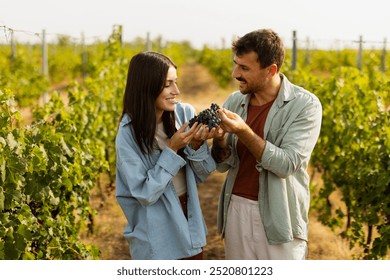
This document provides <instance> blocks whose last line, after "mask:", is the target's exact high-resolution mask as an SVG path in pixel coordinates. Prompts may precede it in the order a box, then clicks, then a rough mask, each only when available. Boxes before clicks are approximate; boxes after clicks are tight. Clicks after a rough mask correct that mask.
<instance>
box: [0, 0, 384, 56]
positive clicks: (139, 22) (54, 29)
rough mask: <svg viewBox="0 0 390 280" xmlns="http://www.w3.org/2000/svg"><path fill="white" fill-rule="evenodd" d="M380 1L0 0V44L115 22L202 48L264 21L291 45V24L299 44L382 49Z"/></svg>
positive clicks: (133, 33) (103, 35) (105, 32)
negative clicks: (359, 43) (11, 37)
mask: <svg viewBox="0 0 390 280" xmlns="http://www.w3.org/2000/svg"><path fill="white" fill-rule="evenodd" d="M386 2H387V1H386V0H370V1H368V0H275V1H271V0H267V1H263V0H234V1H233V0H93V1H90V0H61V1H58V0H0V43H4V42H7V40H9V30H10V29H12V30H14V32H13V33H14V36H15V38H16V39H17V40H29V41H34V40H37V38H39V37H38V36H36V35H34V34H38V33H41V32H42V30H45V32H46V33H47V38H48V39H49V40H50V36H51V37H55V38H57V37H58V34H61V35H68V36H71V37H72V38H73V37H74V38H75V40H78V39H81V37H82V34H84V36H85V38H86V40H95V39H101V40H105V39H107V38H108V36H109V35H110V34H111V33H112V30H113V26H114V25H122V27H123V39H124V40H125V41H131V40H133V39H135V38H136V37H144V38H146V36H147V34H148V33H149V35H150V38H151V39H155V38H157V37H159V36H161V37H162V38H163V40H165V41H184V40H185V41H189V42H190V43H191V44H192V46H194V47H196V48H202V47H203V46H204V45H205V44H206V45H208V46H210V47H223V46H227V47H230V43H231V41H232V39H233V38H235V37H237V36H243V35H244V34H245V33H247V32H250V31H252V30H255V29H260V28H271V29H273V30H274V31H276V32H277V33H278V34H279V35H280V36H281V37H282V39H283V40H284V42H285V45H286V46H287V47H288V46H291V45H292V37H293V36H292V34H293V31H296V34H297V38H298V44H299V46H301V47H324V48H336V49H337V48H343V47H344V46H351V45H352V46H353V45H357V43H356V42H355V41H357V40H358V39H359V37H360V36H362V38H363V40H364V41H365V42H366V44H368V47H371V46H373V47H377V48H382V47H383V44H384V43H383V42H384V40H385V38H387V41H389V40H390V16H388V14H389V12H388V8H387V7H385V3H386Z"/></svg>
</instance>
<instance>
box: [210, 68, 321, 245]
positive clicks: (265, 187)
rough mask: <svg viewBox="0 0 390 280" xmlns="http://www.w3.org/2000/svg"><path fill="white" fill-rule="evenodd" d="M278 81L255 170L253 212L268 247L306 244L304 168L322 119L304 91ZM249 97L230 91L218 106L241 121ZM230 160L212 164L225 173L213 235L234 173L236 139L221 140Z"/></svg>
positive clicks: (307, 201)
mask: <svg viewBox="0 0 390 280" xmlns="http://www.w3.org/2000/svg"><path fill="white" fill-rule="evenodd" d="M281 76H282V78H283V80H282V85H281V88H280V90H279V93H278V96H277V98H276V100H275V102H274V103H273V104H272V107H271V109H270V111H269V113H268V116H267V120H266V122H265V127H264V136H265V140H266V145H265V150H264V153H263V156H262V158H261V161H260V162H258V163H257V165H256V169H257V170H258V171H259V186H260V188H259V194H258V203H259V211H260V215H261V218H262V221H263V224H264V229H265V232H266V235H267V238H268V242H269V243H270V244H280V243H285V242H289V241H291V240H293V239H294V238H300V239H303V240H307V239H308V222H309V220H308V211H309V204H310V192H309V175H308V173H307V167H308V164H309V160H310V156H311V153H312V151H313V149H314V146H315V144H316V142H317V139H318V136H319V133H320V128H321V120H322V106H321V103H320V101H319V99H318V98H317V97H316V96H315V95H314V94H312V93H310V92H308V91H307V90H305V89H303V88H301V87H298V86H296V85H293V84H292V83H291V82H290V81H288V79H287V78H286V77H285V76H284V75H283V74H281ZM250 97H251V96H250V94H248V95H243V94H241V92H239V91H237V92H234V93H233V94H232V95H230V96H229V97H228V99H227V100H226V102H225V103H224V105H223V107H225V108H227V109H229V110H231V111H233V112H236V113H237V114H239V115H240V116H241V117H242V118H243V119H244V120H246V118H247V111H248V105H249V101H250ZM227 139H228V144H229V146H230V148H231V151H232V153H231V155H230V157H229V158H228V159H226V160H225V161H224V162H222V163H220V164H218V167H217V169H218V170H219V171H220V172H225V171H227V170H229V172H228V175H227V177H226V181H225V184H224V187H223V189H222V192H221V195H220V201H219V209H218V230H219V232H220V233H222V234H223V233H224V230H225V226H226V217H227V210H228V207H229V203H230V198H231V194H232V189H233V185H234V181H235V178H236V176H237V172H238V169H239V164H240V163H239V158H238V155H237V150H236V145H237V140H238V138H237V136H236V135H234V134H228V135H227Z"/></svg>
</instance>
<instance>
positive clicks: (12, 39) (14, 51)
mask: <svg viewBox="0 0 390 280" xmlns="http://www.w3.org/2000/svg"><path fill="white" fill-rule="evenodd" d="M15 57H16V47H15V38H14V31H13V30H11V61H12V62H14V61H15Z"/></svg>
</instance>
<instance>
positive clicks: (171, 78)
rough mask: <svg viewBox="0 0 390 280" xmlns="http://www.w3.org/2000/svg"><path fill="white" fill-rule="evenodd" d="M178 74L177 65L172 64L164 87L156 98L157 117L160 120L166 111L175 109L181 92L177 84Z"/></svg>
mask: <svg viewBox="0 0 390 280" xmlns="http://www.w3.org/2000/svg"><path fill="white" fill-rule="evenodd" d="M176 81H177V74H176V69H175V67H173V66H171V67H169V69H168V74H167V79H166V81H165V85H164V89H163V90H162V92H161V93H160V95H159V96H158V97H157V99H156V117H157V120H160V118H161V116H162V113H163V112H164V111H173V110H175V104H176V102H177V100H176V96H177V95H178V94H180V91H179V88H178V87H177V84H176Z"/></svg>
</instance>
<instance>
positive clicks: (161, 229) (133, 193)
mask: <svg viewBox="0 0 390 280" xmlns="http://www.w3.org/2000/svg"><path fill="white" fill-rule="evenodd" d="M232 50H233V54H234V68H233V73H232V76H233V77H234V78H235V79H237V80H238V81H239V82H240V84H239V88H240V90H239V91H237V92H234V93H233V94H231V95H230V96H229V97H228V98H227V100H226V101H225V103H224V104H223V109H220V110H218V113H219V114H220V117H221V120H222V122H221V125H220V126H219V127H218V128H212V129H211V130H209V129H208V128H205V127H204V126H202V125H201V124H197V123H195V124H194V125H192V126H191V127H189V126H188V121H189V120H190V119H191V118H192V117H194V115H195V110H194V108H193V107H192V106H191V105H189V104H184V103H180V102H177V101H176V99H175V98H176V96H177V95H178V94H179V89H178V87H177V84H176V81H177V74H176V65H175V63H174V62H173V61H172V60H171V59H170V58H168V57H166V56H165V55H162V54H159V53H155V52H143V53H139V54H137V55H135V56H134V57H133V58H132V59H131V62H130V66H129V70H128V76H127V84H126V89H125V94H124V99H123V113H122V116H121V122H120V125H119V129H118V134H117V138H116V152H117V168H116V176H117V179H116V188H117V189H116V197H117V201H118V203H119V204H120V206H121V208H122V210H123V212H124V214H125V216H126V218H127V222H128V223H127V226H126V228H125V231H124V235H125V237H126V238H127V240H128V241H129V244H130V252H131V256H132V258H133V259H143V260H146V259H157V260H162V259H192V260H199V259H203V253H202V248H203V247H204V246H205V245H206V234H207V229H206V225H205V222H204V219H203V215H202V211H201V208H200V203H199V198H198V192H197V184H198V183H200V182H202V181H204V180H205V179H206V178H207V176H208V175H209V174H210V173H211V172H212V171H214V170H215V169H217V170H218V171H220V172H225V171H228V174H227V177H226V181H225V183H224V186H223V189H222V192H221V195H220V201H219V210H218V229H219V231H220V233H221V234H222V237H223V238H224V244H225V255H226V259H233V260H241V259H305V258H306V252H307V239H308V208H309V200H310V197H309V176H308V173H307V167H308V162H309V159H310V155H311V153H312V151H313V149H314V146H315V143H316V141H317V139H318V136H319V132H320V126H321V118H322V108H321V104H320V102H319V100H318V98H317V97H316V96H315V95H313V94H312V93H310V92H308V91H306V90H304V89H303V88H301V87H298V86H296V85H293V84H292V83H290V82H289V81H288V79H287V78H286V77H285V76H284V75H283V74H282V73H281V72H280V68H281V66H282V63H283V60H284V54H285V49H284V46H283V43H282V41H281V39H280V38H279V37H278V35H277V34H276V33H275V32H273V31H272V30H268V29H262V30H256V31H253V32H250V33H248V34H246V35H245V36H243V37H241V38H239V39H238V40H236V41H234V42H233V46H232ZM208 139H213V140H212V147H211V148H210V147H209V146H208V144H207V140H208Z"/></svg>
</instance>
